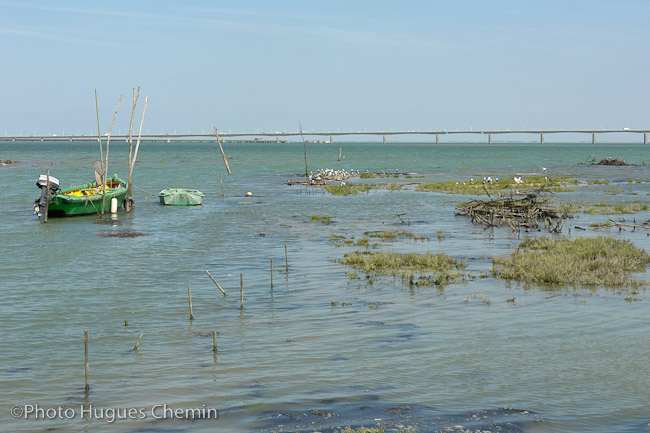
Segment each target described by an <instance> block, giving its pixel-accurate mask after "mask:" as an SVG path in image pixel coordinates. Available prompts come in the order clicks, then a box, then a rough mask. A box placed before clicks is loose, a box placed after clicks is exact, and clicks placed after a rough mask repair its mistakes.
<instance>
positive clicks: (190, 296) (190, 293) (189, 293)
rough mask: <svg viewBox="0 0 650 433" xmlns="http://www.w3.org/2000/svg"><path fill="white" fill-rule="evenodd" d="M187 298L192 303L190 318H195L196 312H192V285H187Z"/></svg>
mask: <svg viewBox="0 0 650 433" xmlns="http://www.w3.org/2000/svg"><path fill="white" fill-rule="evenodd" d="M187 299H188V301H189V303H190V320H192V319H194V314H192V291H191V290H190V286H187Z"/></svg>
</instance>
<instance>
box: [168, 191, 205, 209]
mask: <svg viewBox="0 0 650 433" xmlns="http://www.w3.org/2000/svg"><path fill="white" fill-rule="evenodd" d="M203 196H204V194H203V193H202V192H201V191H198V190H196V189H186V188H169V189H163V190H162V191H160V194H158V198H159V199H160V203H162V204H164V205H166V206H199V205H201V204H202V203H203Z"/></svg>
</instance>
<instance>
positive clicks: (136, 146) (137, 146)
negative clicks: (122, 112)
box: [129, 96, 149, 186]
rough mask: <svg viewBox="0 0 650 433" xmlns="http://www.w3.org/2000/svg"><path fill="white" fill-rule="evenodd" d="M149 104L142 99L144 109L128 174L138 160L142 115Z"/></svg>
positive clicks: (146, 100) (146, 99)
mask: <svg viewBox="0 0 650 433" xmlns="http://www.w3.org/2000/svg"><path fill="white" fill-rule="evenodd" d="M148 102H149V97H148V96H145V98H144V107H143V108H142V118H141V119H140V130H139V131H138V141H137V142H136V144H135V151H134V152H133V159H131V161H129V172H130V173H132V172H133V168H134V167H135V161H136V160H137V159H138V150H139V149H140V138H141V137H142V124H143V123H144V113H145V112H146V111H147V103H148ZM129 186H131V181H130V180H129Z"/></svg>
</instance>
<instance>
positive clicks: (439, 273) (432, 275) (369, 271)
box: [341, 250, 465, 286]
mask: <svg viewBox="0 0 650 433" xmlns="http://www.w3.org/2000/svg"><path fill="white" fill-rule="evenodd" d="M341 262H342V263H343V264H345V265H348V266H352V267H355V268H357V269H361V270H363V271H364V272H365V273H366V276H367V278H370V277H369V276H370V275H377V274H388V275H401V277H402V280H403V281H405V282H408V284H409V285H411V286H413V285H417V286H430V285H438V286H442V285H446V284H449V283H451V282H453V280H455V279H457V278H460V277H461V276H462V274H461V273H460V272H459V270H460V269H464V268H465V264H464V263H462V262H459V261H457V260H455V259H454V258H453V257H451V256H448V255H446V254H443V253H438V254H433V253H432V252H427V253H426V254H417V253H407V254H403V253H397V252H389V251H376V252H373V251H369V250H365V251H354V252H352V253H348V254H345V256H344V258H343V259H342V260H341ZM416 273H417V274H420V277H419V279H418V280H417V282H416Z"/></svg>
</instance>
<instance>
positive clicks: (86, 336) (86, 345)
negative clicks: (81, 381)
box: [84, 329, 90, 391]
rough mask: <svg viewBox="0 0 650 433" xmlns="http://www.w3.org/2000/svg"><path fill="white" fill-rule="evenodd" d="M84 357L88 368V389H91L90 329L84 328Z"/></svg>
mask: <svg viewBox="0 0 650 433" xmlns="http://www.w3.org/2000/svg"><path fill="white" fill-rule="evenodd" d="M84 354H85V356H84V358H85V368H86V391H88V390H89V389H90V369H89V366H88V329H84Z"/></svg>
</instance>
